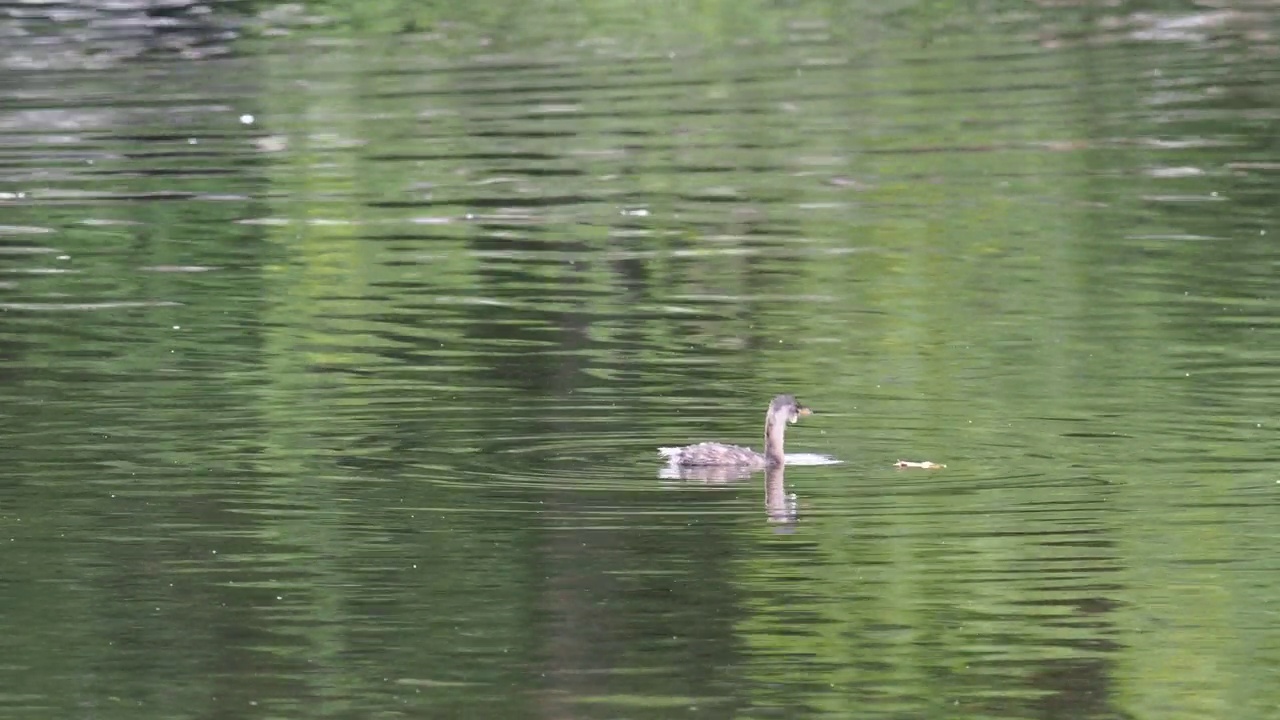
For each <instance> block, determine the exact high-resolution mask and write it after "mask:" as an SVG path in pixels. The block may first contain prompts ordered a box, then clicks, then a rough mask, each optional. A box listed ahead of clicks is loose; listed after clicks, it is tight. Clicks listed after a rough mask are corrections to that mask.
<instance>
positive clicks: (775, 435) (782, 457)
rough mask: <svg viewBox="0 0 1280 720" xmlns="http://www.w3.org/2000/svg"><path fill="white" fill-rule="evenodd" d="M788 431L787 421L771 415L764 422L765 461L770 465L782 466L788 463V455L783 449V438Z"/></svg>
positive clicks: (779, 416)
mask: <svg viewBox="0 0 1280 720" xmlns="http://www.w3.org/2000/svg"><path fill="white" fill-rule="evenodd" d="M786 431H787V419H786V418H784V417H782V416H781V415H777V414H774V413H769V415H768V416H767V417H766V418H765V421H764V459H765V462H767V463H768V464H770V465H779V466H780V465H782V464H783V463H785V462H786V453H785V452H783V449H782V445H783V440H782V436H783V435H784V434H785V433H786Z"/></svg>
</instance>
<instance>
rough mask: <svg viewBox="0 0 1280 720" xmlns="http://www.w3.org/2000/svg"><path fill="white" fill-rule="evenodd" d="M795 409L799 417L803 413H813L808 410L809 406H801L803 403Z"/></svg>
mask: <svg viewBox="0 0 1280 720" xmlns="http://www.w3.org/2000/svg"><path fill="white" fill-rule="evenodd" d="M796 411H797V412H799V413H800V417H804V416H805V415H812V414H813V411H812V410H810V409H809V408H807V407H805V406H803V405H801V406H800V407H798V408H796Z"/></svg>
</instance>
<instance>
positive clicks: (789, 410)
mask: <svg viewBox="0 0 1280 720" xmlns="http://www.w3.org/2000/svg"><path fill="white" fill-rule="evenodd" d="M812 413H813V411H812V410H810V409H809V408H807V407H805V406H803V405H801V404H800V403H798V402H796V399H795V397H794V396H792V395H779V396H777V397H775V398H774V399H773V402H771V403H769V411H768V412H767V413H765V416H764V454H763V455H761V454H760V453H758V452H756V451H755V450H752V449H751V448H747V447H739V446H737V445H723V444H721V443H711V442H704V443H698V444H697V445H687V446H685V447H678V448H658V453H659V454H660V455H662V456H663V457H665V458H667V459H668V460H670V461H671V464H672V465H675V466H678V467H698V466H712V465H718V466H732V467H740V468H751V469H759V468H763V467H774V466H782V465H783V464H784V463H785V462H786V455H785V454H784V453H783V451H782V436H783V434H784V433H785V432H786V429H787V423H794V422H795V421H797V420H799V419H800V418H802V417H804V416H805V415H811V414H812Z"/></svg>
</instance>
